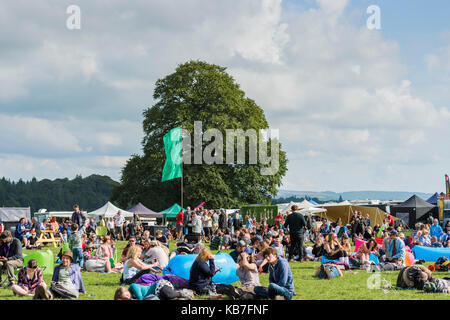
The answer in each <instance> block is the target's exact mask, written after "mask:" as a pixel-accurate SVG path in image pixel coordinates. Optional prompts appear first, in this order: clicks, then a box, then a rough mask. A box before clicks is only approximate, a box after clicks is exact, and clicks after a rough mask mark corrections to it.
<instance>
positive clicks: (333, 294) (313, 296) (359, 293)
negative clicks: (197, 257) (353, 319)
mask: <svg viewBox="0 0 450 320" xmlns="http://www.w3.org/2000/svg"><path fill="white" fill-rule="evenodd" d="M125 245H126V242H118V243H117V247H118V250H119V252H122V249H123V248H124V247H125ZM47 248H50V249H51V250H52V251H53V252H54V253H55V254H56V253H58V252H59V248H53V247H52V246H47V247H45V250H46V249H47ZM174 248H175V243H174V242H171V243H170V249H171V250H173V249H174ZM30 252H31V251H28V250H24V253H25V254H27V253H30ZM227 252H229V251H227ZM213 253H217V252H213ZM319 265H320V263H319V262H303V263H299V262H291V263H290V266H291V270H292V274H293V277H294V283H295V292H296V293H297V295H296V296H294V298H293V299H294V300H355V299H356V300H450V294H444V293H438V294H428V293H424V292H423V291H418V290H393V289H391V290H383V289H369V288H368V285H367V281H368V279H369V277H371V276H373V274H370V273H367V272H366V271H363V270H350V271H345V272H344V276H343V277H341V278H334V279H332V280H321V279H316V278H314V276H313V275H314V272H315V267H318V266H319ZM427 265H428V264H427ZM82 275H83V282H84V285H85V288H86V293H85V294H81V295H80V298H79V299H80V300H112V299H113V296H114V292H115V290H116V289H117V288H118V287H119V279H120V276H121V275H120V274H101V273H91V272H85V273H83V274H82ZM397 275H398V271H392V272H383V273H381V274H380V280H382V281H381V282H382V283H385V284H386V283H387V284H390V285H392V286H395V284H396V280H397ZM434 275H435V276H436V277H441V278H442V277H444V276H449V274H448V273H438V272H435V273H434ZM44 280H45V282H46V283H47V284H49V283H50V282H51V275H44ZM260 281H261V284H262V285H263V286H267V285H268V275H267V274H262V275H260ZM235 284H236V285H239V282H237V283H235ZM19 299H23V300H26V299H28V300H30V299H32V297H23V298H19V297H15V296H14V295H13V293H12V291H11V290H6V289H0V300H19ZM223 299H226V297H224V298H223Z"/></svg>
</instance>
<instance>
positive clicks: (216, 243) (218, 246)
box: [209, 229, 223, 250]
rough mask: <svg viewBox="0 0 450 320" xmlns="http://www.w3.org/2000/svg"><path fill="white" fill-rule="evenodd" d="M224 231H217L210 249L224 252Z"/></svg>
mask: <svg viewBox="0 0 450 320" xmlns="http://www.w3.org/2000/svg"><path fill="white" fill-rule="evenodd" d="M222 235H223V233H222V231H220V229H217V230H216V231H215V232H214V237H213V238H212V240H211V243H210V244H209V248H210V249H211V250H222Z"/></svg>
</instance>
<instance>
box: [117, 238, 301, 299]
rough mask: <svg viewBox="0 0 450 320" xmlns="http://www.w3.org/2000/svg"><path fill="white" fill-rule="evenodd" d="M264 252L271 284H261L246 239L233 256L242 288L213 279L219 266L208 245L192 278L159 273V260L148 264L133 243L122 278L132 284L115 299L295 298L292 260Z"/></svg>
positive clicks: (123, 281) (200, 256)
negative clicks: (194, 297)
mask: <svg viewBox="0 0 450 320" xmlns="http://www.w3.org/2000/svg"><path fill="white" fill-rule="evenodd" d="M260 254H261V256H262V258H263V259H264V260H266V261H267V264H268V273H269V286H268V287H267V288H265V287H262V286H261V284H260V282H259V271H258V267H257V263H256V256H255V254H253V252H252V250H251V249H250V248H248V247H247V244H246V243H245V242H244V241H242V242H240V243H239V244H238V246H237V249H236V254H233V255H232V257H233V258H234V259H235V261H236V263H237V270H236V275H237V276H238V277H239V280H240V282H241V285H240V286H239V287H234V286H232V285H225V284H218V283H214V282H213V280H212V278H213V277H214V275H215V274H216V273H217V272H218V268H217V267H216V265H215V262H214V259H215V257H214V255H212V253H211V251H210V250H209V249H208V248H206V247H204V248H203V249H201V250H200V252H199V253H198V255H197V257H196V259H195V261H194V262H193V264H192V267H191V269H190V274H189V280H185V279H183V278H180V277H178V276H175V275H165V276H161V275H158V274H157V273H159V272H160V269H158V267H159V263H158V262H155V263H152V264H146V263H145V262H143V261H142V260H141V259H142V258H144V257H143V255H142V249H141V247H140V246H138V245H131V246H130V248H129V249H128V251H127V259H126V261H125V263H124V273H123V278H122V279H121V282H122V284H123V285H128V287H124V286H122V287H120V288H118V289H117V291H116V294H115V297H114V299H116V300H130V299H136V300H150V299H161V300H167V299H191V298H192V297H193V295H194V294H197V295H209V296H210V297H217V296H221V295H222V294H226V295H228V296H229V297H231V298H232V299H242V300H252V299H264V298H277V299H292V297H293V295H294V294H295V293H294V282H293V277H292V272H291V269H290V267H289V263H288V261H287V260H286V259H284V258H282V257H279V256H278V253H277V250H276V249H275V248H273V247H267V248H265V249H264V250H263V251H262V252H260Z"/></svg>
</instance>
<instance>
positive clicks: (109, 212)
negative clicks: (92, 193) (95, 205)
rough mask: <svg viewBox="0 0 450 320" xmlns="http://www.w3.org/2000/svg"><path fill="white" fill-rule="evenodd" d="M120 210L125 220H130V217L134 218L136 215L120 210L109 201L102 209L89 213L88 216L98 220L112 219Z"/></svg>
mask: <svg viewBox="0 0 450 320" xmlns="http://www.w3.org/2000/svg"><path fill="white" fill-rule="evenodd" d="M119 210H120V211H121V212H122V216H124V217H125V218H130V217H131V218H132V217H133V216H134V213H132V212H128V211H125V210H123V209H120V208H118V207H116V206H115V205H113V204H112V203H111V202H109V201H108V202H107V203H106V204H105V205H104V206H103V207H101V208H99V209H97V210H95V211H91V212H89V213H88V216H90V217H93V218H98V217H106V218H111V217H114V216H115V215H116V214H117V211H119Z"/></svg>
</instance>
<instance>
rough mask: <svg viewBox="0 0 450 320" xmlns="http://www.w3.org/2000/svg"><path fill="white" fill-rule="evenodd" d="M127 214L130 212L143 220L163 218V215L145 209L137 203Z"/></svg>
mask: <svg viewBox="0 0 450 320" xmlns="http://www.w3.org/2000/svg"><path fill="white" fill-rule="evenodd" d="M128 212H132V213H135V214H137V215H138V216H139V217H143V218H162V217H164V215H163V214H161V213H158V212H155V211H153V210H150V209H149V208H147V207H145V206H144V205H143V204H142V203H140V202H139V203H138V204H137V205H135V206H134V207H133V208H131V209H129V210H128Z"/></svg>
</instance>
